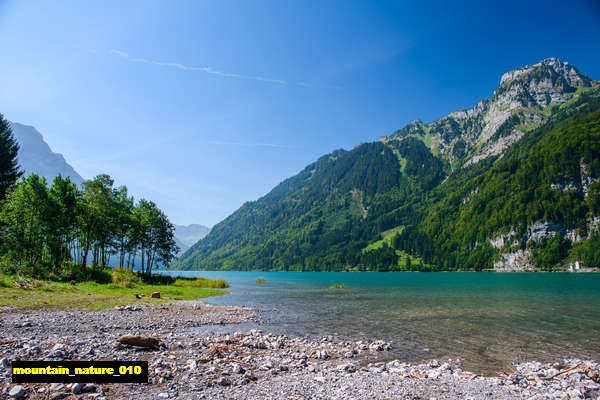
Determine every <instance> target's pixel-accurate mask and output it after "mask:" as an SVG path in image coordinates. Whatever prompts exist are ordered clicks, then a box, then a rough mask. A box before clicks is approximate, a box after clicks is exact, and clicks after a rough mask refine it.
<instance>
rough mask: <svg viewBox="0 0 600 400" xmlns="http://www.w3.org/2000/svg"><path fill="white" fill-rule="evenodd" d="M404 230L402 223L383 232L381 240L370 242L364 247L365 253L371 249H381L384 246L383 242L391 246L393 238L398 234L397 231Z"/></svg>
mask: <svg viewBox="0 0 600 400" xmlns="http://www.w3.org/2000/svg"><path fill="white" fill-rule="evenodd" d="M403 230H404V225H400V226H397V227H395V228H392V229H389V230H387V231H385V232H382V233H381V239H380V240H378V241H376V242H373V243H370V244H369V245H367V246H366V247H365V248H364V249H362V252H363V254H364V253H366V252H367V251H369V250H377V249H380V248H381V247H382V246H383V243H387V245H388V246H390V245H391V244H392V239H393V238H394V235H396V233H402V231H403Z"/></svg>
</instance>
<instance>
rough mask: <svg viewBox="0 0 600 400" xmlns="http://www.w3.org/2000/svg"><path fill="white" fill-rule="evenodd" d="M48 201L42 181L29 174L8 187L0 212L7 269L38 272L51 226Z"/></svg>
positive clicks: (50, 206)
mask: <svg viewBox="0 0 600 400" xmlns="http://www.w3.org/2000/svg"><path fill="white" fill-rule="evenodd" d="M52 213H53V205H52V200H51V199H50V196H49V194H48V188H47V187H46V180H45V179H44V178H40V177H39V176H37V175H35V174H33V175H31V176H29V177H27V178H25V179H24V180H22V181H20V182H19V183H17V184H16V185H15V186H13V188H12V189H10V190H9V192H8V195H7V198H6V202H5V204H4V205H3V207H2V211H1V212H0V221H1V223H2V225H3V243H2V244H3V250H4V251H3V253H4V257H3V261H4V264H5V266H9V269H10V270H11V271H10V272H18V273H23V274H26V275H39V272H40V271H39V268H40V266H41V265H42V264H43V263H44V261H46V256H47V251H46V249H47V247H46V244H47V243H48V236H49V235H50V234H51V229H52V224H51V220H52Z"/></svg>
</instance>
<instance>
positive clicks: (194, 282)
mask: <svg viewBox="0 0 600 400" xmlns="http://www.w3.org/2000/svg"><path fill="white" fill-rule="evenodd" d="M174 285H175V286H191V287H197V288H211V289H225V288H228V287H229V284H228V283H227V282H226V281H224V280H223V279H206V278H195V279H194V278H182V277H178V278H177V279H175V283H174Z"/></svg>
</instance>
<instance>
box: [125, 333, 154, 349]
mask: <svg viewBox="0 0 600 400" xmlns="http://www.w3.org/2000/svg"><path fill="white" fill-rule="evenodd" d="M119 343H121V344H127V345H129V346H136V347H144V348H147V349H154V350H159V349H160V346H161V344H162V340H160V339H157V338H155V337H152V336H134V335H123V336H121V337H120V338H119Z"/></svg>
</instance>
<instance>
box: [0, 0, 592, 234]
mask: <svg viewBox="0 0 600 400" xmlns="http://www.w3.org/2000/svg"><path fill="white" fill-rule="evenodd" d="M493 3H498V2H487V1H472V2H471V1H468V2H466V1H456V2H449V1H443V0H442V1H437V2H430V1H425V0H421V1H415V2H412V1H368V0H365V1H359V2H357V1H348V0H344V1H336V0H330V1H306V0H303V1H292V0H289V1H278V0H275V1H260V0H253V1H239V0H237V1H227V0H215V1H201V0H194V1H182V0H178V1H166V0H165V1H152V0H140V1H135V0H132V1H126V2H123V1H106V0H104V1H92V0H89V1H79V0H74V1H62V0H55V1H42V0H40V1H35V0H29V1H11V0H0V38H2V39H1V40H0V54H2V57H1V61H0V113H2V114H3V115H4V116H5V117H6V118H7V119H9V120H11V121H15V122H20V123H23V124H27V125H33V126H35V127H36V128H37V129H38V130H39V131H40V132H41V133H42V134H43V136H44V138H45V140H46V142H48V144H49V145H50V147H51V148H52V149H53V150H54V151H55V152H58V153H62V154H63V155H64V157H65V159H66V160H67V162H69V163H70V164H71V165H72V166H73V167H74V168H75V170H76V171H78V172H79V173H80V174H81V175H82V176H83V177H84V178H86V179H89V178H92V177H94V176H95V175H97V174H100V173H108V174H109V175H111V176H112V177H113V178H114V179H115V182H116V184H117V185H126V186H127V187H128V189H129V191H130V193H131V194H132V195H133V196H134V197H135V198H136V199H140V198H146V199H149V200H152V201H154V202H155V203H156V204H157V205H158V206H159V207H160V208H161V209H163V210H164V211H165V212H166V214H167V215H168V216H169V218H170V219H171V221H172V222H174V223H176V224H191V223H200V224H204V225H207V226H212V225H214V224H216V223H218V222H219V221H221V220H223V219H224V218H226V217H227V216H228V215H230V214H231V213H232V212H234V211H235V210H236V209H237V208H239V207H240V206H241V205H242V204H243V203H244V202H246V201H253V200H256V199H258V198H259V197H261V196H263V195H265V194H266V193H268V192H269V191H270V190H271V189H272V188H273V187H275V186H276V185H277V184H278V183H280V182H281V181H283V180H284V179H286V178H288V177H290V176H293V175H295V174H296V173H298V172H300V171H301V170H302V169H303V168H304V167H305V166H307V165H308V164H310V163H311V162H313V161H315V160H316V159H317V158H318V157H320V156H322V155H324V154H327V153H329V152H331V151H333V150H335V149H339V148H344V149H352V148H353V147H354V146H356V145H357V144H359V143H362V142H368V141H374V140H377V139H378V138H379V137H381V136H383V135H389V134H391V133H393V132H394V131H395V130H397V129H399V128H401V127H403V126H404V125H405V124H407V123H409V122H411V121H413V120H415V119H417V118H418V119H421V120H423V121H425V122H430V121H432V120H435V119H437V118H440V117H442V116H444V115H446V114H448V113H449V112H451V111H453V110H456V109H460V108H467V107H471V106H473V105H475V104H476V103H477V102H478V101H479V100H480V99H482V98H487V97H489V96H490V95H491V94H492V92H493V90H494V89H495V87H496V86H497V85H498V83H499V81H500V77H501V75H502V73H503V72H505V71H507V70H511V69H515V68H518V67H521V66H524V65H531V64H535V63H536V62H538V61H540V60H542V59H544V58H547V57H558V58H560V59H561V60H563V61H568V62H569V63H571V64H573V65H575V66H576V67H578V69H579V70H580V72H582V73H584V74H586V75H588V76H590V77H592V78H594V79H600V2H598V1H592V0H590V1H585V0H575V1H572V2H565V1H503V2H501V4H493Z"/></svg>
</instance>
